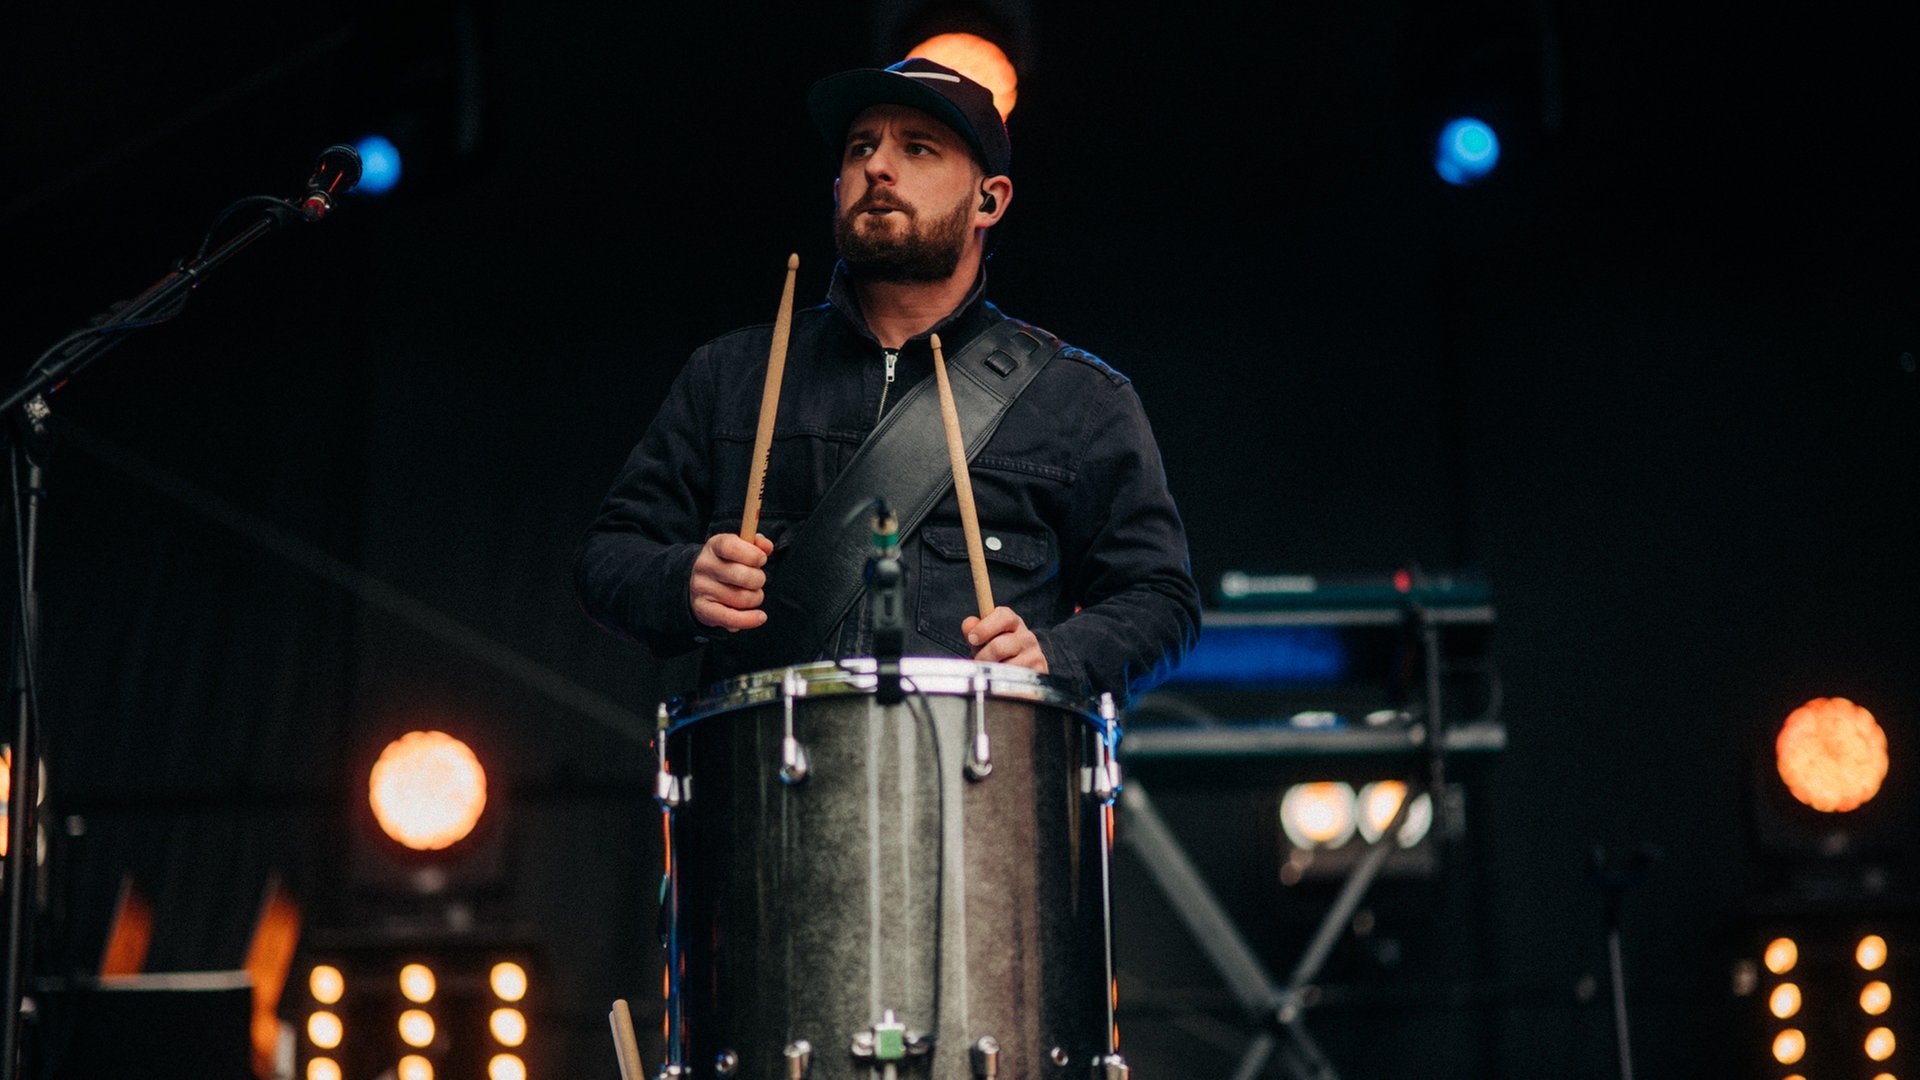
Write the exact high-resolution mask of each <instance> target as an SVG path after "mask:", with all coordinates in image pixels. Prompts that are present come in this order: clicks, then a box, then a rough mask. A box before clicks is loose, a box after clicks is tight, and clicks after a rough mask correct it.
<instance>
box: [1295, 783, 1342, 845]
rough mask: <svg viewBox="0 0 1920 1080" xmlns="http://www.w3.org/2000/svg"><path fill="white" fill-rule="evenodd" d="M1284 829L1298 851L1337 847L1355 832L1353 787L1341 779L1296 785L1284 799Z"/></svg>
mask: <svg viewBox="0 0 1920 1080" xmlns="http://www.w3.org/2000/svg"><path fill="white" fill-rule="evenodd" d="M1280 827H1281V828H1282V829H1284V830H1285V831H1286V834H1287V839H1288V840H1291V841H1292V842H1293V846H1294V847H1296V848H1302V849H1306V850H1312V849H1314V848H1319V847H1327V848H1337V847H1339V846H1340V845H1342V844H1344V843H1346V842H1347V840H1348V838H1350V837H1351V836H1353V832H1354V814H1353V788H1351V787H1349V786H1348V785H1346V784H1345V783H1343V782H1341V781H1338V780H1322V781H1319V782H1317V783H1309V784H1295V785H1293V786H1292V787H1290V788H1288V789H1287V793H1286V794H1285V795H1284V796H1282V797H1281V799H1280Z"/></svg>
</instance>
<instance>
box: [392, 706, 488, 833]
mask: <svg viewBox="0 0 1920 1080" xmlns="http://www.w3.org/2000/svg"><path fill="white" fill-rule="evenodd" d="M367 798H368V801H369V802H371V803H372V804H373V816H374V819H375V820H377V821H378V822H379V823H380V828H381V829H382V830H384V831H385V832H386V834H387V835H388V836H391V837H393V838H394V839H395V840H397V841H399V842H400V843H402V844H405V845H406V846H407V847H410V848H413V849H415V850H416V851H439V850H441V849H442V848H446V847H449V846H451V845H453V844H455V843H458V842H459V841H460V840H461V839H463V838H464V837H466V835H467V834H468V833H470V832H472V831H473V827H474V826H475V825H477V824H479V822H480V812H481V811H482V810H484V809H485V808H486V805H487V774H486V770H485V769H482V768H481V767H480V759H479V758H477V757H475V756H474V753H473V751H472V750H471V749H469V748H468V746H467V744H466V743H463V742H461V741H460V740H459V739H456V738H454V737H453V736H451V735H448V734H446V733H445V732H441V731H410V732H408V733H407V734H405V735H402V736H401V737H400V738H398V739H395V740H394V741H393V742H391V743H389V744H387V748H386V749H385V750H383V751H381V753H380V760H378V761H376V762H374V765H373V770H372V772H371V774H370V775H369V777H368V784H367Z"/></svg>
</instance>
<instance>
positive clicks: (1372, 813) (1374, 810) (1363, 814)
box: [1359, 780, 1433, 848]
mask: <svg viewBox="0 0 1920 1080" xmlns="http://www.w3.org/2000/svg"><path fill="white" fill-rule="evenodd" d="M1406 797H1407V785H1406V782H1405V781H1404V780H1376V781H1374V782H1373V783H1371V784H1368V785H1366V786H1365V787H1363V788H1361V789H1360V820H1359V828H1360V836H1361V838H1362V839H1364V840H1366V842H1367V843H1369V844H1373V843H1378V842H1379V840H1380V838H1381V837H1382V836H1383V835H1385V834H1386V831H1387V826H1388V825H1389V824H1391V823H1392V821H1393V815H1395V814H1397V813H1399V812H1400V800H1402V799H1404V798H1406ZM1431 828H1433V797H1432V796H1430V795H1428V794H1427V793H1426V792H1424V791H1423V792H1421V793H1420V794H1418V795H1416V796H1414V798H1413V805H1411V806H1409V807H1407V816H1406V820H1404V821H1402V822H1401V823H1400V831H1399V832H1398V833H1396V834H1395V839H1396V840H1397V841H1398V842H1399V844H1400V846H1401V847H1403V848H1410V847H1413V846H1414V845H1415V844H1418V843H1419V842H1420V841H1422V840H1424V839H1426V836H1427V830H1428V829H1431Z"/></svg>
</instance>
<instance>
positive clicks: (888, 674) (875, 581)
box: [867, 499, 907, 705]
mask: <svg viewBox="0 0 1920 1080" xmlns="http://www.w3.org/2000/svg"><path fill="white" fill-rule="evenodd" d="M905 576H906V575H905V572H904V569H903V568H902V567H901V565H900V522H899V519H897V518H895V517H894V516H893V511H892V510H889V509H888V508H887V504H886V500H884V499H875V500H874V501H873V557H872V558H871V559H869V560H867V596H868V603H869V605H870V608H869V611H870V612H871V614H872V621H873V659H874V672H875V679H876V685H875V688H874V697H875V699H876V700H878V701H879V702H880V704H882V705H898V704H899V703H900V702H901V701H902V700H904V699H905V698H906V694H905V693H904V692H903V691H902V690H901V688H900V653H901V650H902V649H904V648H905V646H906V636H907V624H906V613H905V611H903V610H902V608H903V606H904V601H903V598H902V596H901V593H902V591H903V590H902V588H901V584H902V581H903V579H904V578H905Z"/></svg>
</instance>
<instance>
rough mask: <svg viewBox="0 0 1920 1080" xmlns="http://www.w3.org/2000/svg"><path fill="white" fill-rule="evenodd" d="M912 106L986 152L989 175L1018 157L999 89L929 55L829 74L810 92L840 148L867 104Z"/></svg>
mask: <svg viewBox="0 0 1920 1080" xmlns="http://www.w3.org/2000/svg"><path fill="white" fill-rule="evenodd" d="M873 105H907V106H911V107H912V108H915V109H919V110H920V111H921V112H924V113H926V114H928V115H930V116H932V117H933V118H934V119H936V120H939V121H940V122H941V123H943V124H946V125H947V126H948V127H950V128H952V129H953V130H955V131H957V132H959V133H960V137H961V138H963V139H966V140H967V142H968V143H969V144H971V145H972V146H973V149H974V152H975V153H977V154H979V155H980V162H981V164H982V165H983V166H985V168H986V170H987V175H988V176H1005V175H1007V170H1008V167H1009V166H1010V165H1011V164H1012V162H1013V143H1012V142H1011V141H1010V140H1008V138H1007V126H1006V124H1004V123H1002V122H1001V120H1000V111H999V110H998V109H995V108H994V107H993V91H991V90H989V89H987V88H986V87H984V86H981V85H980V84H979V83H977V82H974V81H973V80H972V79H969V78H967V77H966V76H965V75H962V74H960V73H959V72H957V71H955V70H953V69H952V68H950V67H946V66H945V65H942V64H936V63H934V62H933V61H931V60H928V59H926V58H924V57H919V56H915V57H909V58H908V59H905V60H902V61H900V62H899V63H897V64H895V65H893V66H892V67H889V68H859V69H856V70H853V71H843V72H841V73H840V74H838V75H829V76H827V77H826V78H824V79H821V80H820V81H819V82H817V83H814V84H813V89H811V90H809V91H807V111H808V112H810V113H812V114H813V123H814V126H815V127H817V128H819V129H820V134H821V136H822V137H824V138H825V139H826V140H827V145H829V146H832V147H834V148H835V149H838V148H839V147H840V146H841V145H842V142H843V141H844V140H845V139H846V137H847V128H848V127H849V126H850V125H851V124H852V123H853V118H854V117H856V116H858V115H860V111H861V110H862V109H866V108H868V107H870V106H873Z"/></svg>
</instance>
